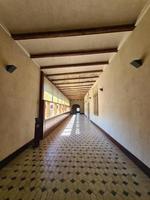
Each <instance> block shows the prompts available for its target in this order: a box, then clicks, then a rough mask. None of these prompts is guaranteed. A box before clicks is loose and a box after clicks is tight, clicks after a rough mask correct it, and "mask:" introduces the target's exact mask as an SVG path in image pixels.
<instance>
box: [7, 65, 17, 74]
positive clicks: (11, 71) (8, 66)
mask: <svg viewBox="0 0 150 200" xmlns="http://www.w3.org/2000/svg"><path fill="white" fill-rule="evenodd" d="M5 69H6V71H7V72H9V73H13V72H14V71H15V70H16V69H17V67H16V66H15V65H6V66H5Z"/></svg>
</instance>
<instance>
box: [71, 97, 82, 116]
mask: <svg viewBox="0 0 150 200" xmlns="http://www.w3.org/2000/svg"><path fill="white" fill-rule="evenodd" d="M74 104H78V105H80V113H84V100H83V99H81V100H77V99H73V100H71V101H70V105H71V108H72V106H73V105H74Z"/></svg>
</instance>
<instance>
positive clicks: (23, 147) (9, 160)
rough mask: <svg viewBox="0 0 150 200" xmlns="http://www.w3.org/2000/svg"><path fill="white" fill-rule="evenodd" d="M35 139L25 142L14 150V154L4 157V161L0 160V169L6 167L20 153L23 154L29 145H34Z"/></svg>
mask: <svg viewBox="0 0 150 200" xmlns="http://www.w3.org/2000/svg"><path fill="white" fill-rule="evenodd" d="M33 141H34V139H32V140H30V141H29V142H28V143H26V144H24V145H23V146H22V147H20V148H19V149H17V150H16V151H14V152H13V153H12V154H10V155H9V156H7V157H6V158H4V159H3V160H2V161H0V169H2V168H3V167H5V166H6V165H7V164H8V163H9V162H11V161H12V160H14V159H15V158H16V157H17V156H18V155H19V154H21V153H22V152H23V151H24V150H26V149H27V148H28V147H29V146H32V145H33Z"/></svg>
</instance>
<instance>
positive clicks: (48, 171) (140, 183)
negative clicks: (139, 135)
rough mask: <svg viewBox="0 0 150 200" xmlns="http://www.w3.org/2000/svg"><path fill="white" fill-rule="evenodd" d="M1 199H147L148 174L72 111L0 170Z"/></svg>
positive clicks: (148, 190)
mask: <svg viewBox="0 0 150 200" xmlns="http://www.w3.org/2000/svg"><path fill="white" fill-rule="evenodd" d="M0 199H1V200H84V199H85V200H101V199H102V200H113V199H115V200H116V199H118V200H124V199H126V200H138V199H140V200H150V179H149V178H148V177H147V176H146V175H145V174H144V173H143V172H142V171H141V170H140V169H139V168H138V167H137V166H136V165H135V164H134V163H133V162H132V161H131V160H130V159H128V158H127V157H126V156H125V155H124V154H123V152H121V151H120V150H119V149H118V148H117V147H116V146H115V145H114V144H113V143H112V142H111V141H110V140H109V139H108V138H107V137H106V136H105V135H104V134H103V133H102V132H101V131H100V130H99V129H98V128H97V127H96V126H95V125H94V124H92V123H91V122H90V121H88V119H87V118H86V117H85V116H80V115H76V116H75V115H74V116H72V117H71V118H69V119H68V120H66V121H65V122H64V123H63V124H62V125H61V126H60V127H58V128H57V129H55V130H54V131H53V132H52V133H50V134H49V136H48V137H46V138H45V139H44V140H43V141H42V142H41V145H40V147H39V148H37V149H32V148H28V149H27V150H25V151H24V152H23V153H21V154H20V155H19V156H18V157H17V158H15V159H14V160H13V161H11V162H10V163H9V164H8V165H7V166H5V167H4V168H3V169H2V170H1V172H0Z"/></svg>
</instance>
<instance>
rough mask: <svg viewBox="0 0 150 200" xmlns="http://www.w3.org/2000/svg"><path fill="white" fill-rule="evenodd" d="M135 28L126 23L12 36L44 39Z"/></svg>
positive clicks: (26, 38) (21, 38)
mask: <svg viewBox="0 0 150 200" xmlns="http://www.w3.org/2000/svg"><path fill="white" fill-rule="evenodd" d="M134 28H135V25H134V24H124V25H115V26H104V27H97V28H88V29H77V30H64V31H48V32H37V33H36V32H33V33H18V34H12V38H13V39H14V40H30V39H43V38H57V37H72V36H84V35H95V34H104V33H115V32H126V31H132V30H133V29H134Z"/></svg>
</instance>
